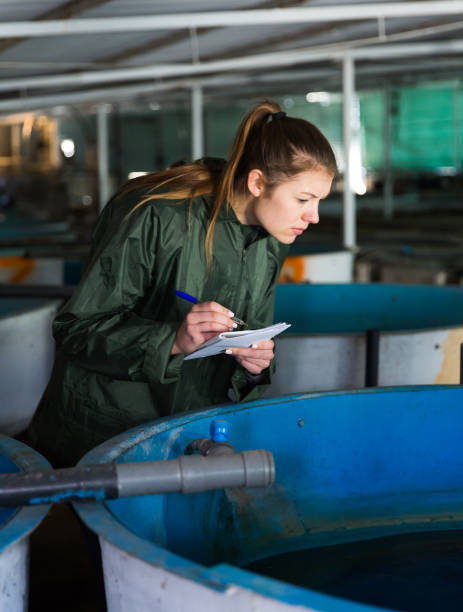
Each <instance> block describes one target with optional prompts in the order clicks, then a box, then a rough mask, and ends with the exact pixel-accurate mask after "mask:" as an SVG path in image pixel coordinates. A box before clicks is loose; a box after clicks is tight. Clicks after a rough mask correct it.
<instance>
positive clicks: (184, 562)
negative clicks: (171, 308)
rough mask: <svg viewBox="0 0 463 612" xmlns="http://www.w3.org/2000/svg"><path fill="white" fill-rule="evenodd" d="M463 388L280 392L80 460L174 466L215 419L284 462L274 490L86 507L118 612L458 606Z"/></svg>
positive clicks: (163, 425) (82, 510)
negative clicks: (160, 462)
mask: <svg viewBox="0 0 463 612" xmlns="http://www.w3.org/2000/svg"><path fill="white" fill-rule="evenodd" d="M462 401H463V389H462V388H461V387H459V386H437V385H436V386H432V385H430V386H423V387H395V388H388V389H371V390H361V391H351V392H345V391H343V392H330V393H318V394H316V393H314V394H301V395H292V396H286V397H281V398H273V399H272V398H270V399H264V400H259V401H257V402H252V403H247V404H246V403H245V404H241V405H240V404H232V405H226V406H221V407H214V408H210V409H207V410H202V411H199V412H195V413H185V414H181V415H177V416H175V417H173V418H169V419H165V420H160V421H155V422H153V423H148V424H145V425H144V426H141V427H138V428H135V429H132V430H130V431H128V432H126V433H124V434H122V435H120V436H118V437H116V438H113V439H112V440H109V441H108V442H106V443H104V444H102V445H101V446H99V447H97V448H96V449H94V450H92V451H91V452H90V453H89V454H88V455H87V456H86V457H85V458H84V459H83V463H100V462H108V461H110V462H127V461H148V460H160V459H173V458H177V457H178V456H180V455H182V454H183V453H184V450H185V448H186V447H187V446H188V444H189V443H190V442H191V441H192V440H195V439H197V438H203V437H208V435H209V427H210V424H211V421H212V420H214V419H220V420H223V421H226V422H227V423H228V426H229V435H228V440H229V442H230V444H232V446H234V448H235V449H236V450H237V451H243V450H252V449H261V448H262V449H265V450H268V451H270V452H271V453H273V456H274V460H275V467H276V480H275V483H274V484H273V485H272V486H271V487H269V488H267V489H226V490H218V491H209V492H203V493H195V494H190V495H182V494H177V493H174V494H162V495H147V496H138V497H133V498H126V499H118V500H112V501H105V502H100V503H95V504H90V505H88V504H82V503H80V504H75V506H76V508H77V511H78V513H79V514H80V516H81V518H82V519H83V520H84V521H85V522H86V524H87V525H88V526H89V527H90V529H92V530H93V531H95V533H97V534H98V536H99V538H100V543H101V547H102V557H103V569H104V575H105V588H106V595H107V601H108V609H109V610H110V612H114V611H118V612H119V611H121V612H122V611H127V612H129V611H133V610H148V609H155V610H160V611H166V612H167V611H170V610H184V609H186V607H188V608H190V609H194V610H197V609H205V610H221V612H232V611H233V612H235V611H236V610H240V611H244V612H251V611H255V610H259V611H263V612H275V611H288V612H289V611H292V612H294V611H295V610H311V611H314V610H316V611H326V612H341V611H345V612H354V611H358V612H360V611H362V610H363V611H366V610H378V609H383V610H384V609H386V610H427V611H432V612H437V611H441V610H446V611H447V610H460V609H462V606H463V581H462V579H461V576H462V572H463V554H462V553H463V530H462V529H463V522H462V521H463V444H462V443H461V432H462V430H463V412H462V410H461V402H462Z"/></svg>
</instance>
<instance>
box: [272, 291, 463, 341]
mask: <svg viewBox="0 0 463 612" xmlns="http://www.w3.org/2000/svg"><path fill="white" fill-rule="evenodd" d="M275 321H277V322H278V321H286V322H288V323H291V325H292V326H291V327H290V329H289V330H288V331H287V332H285V333H287V334H288V333H289V334H332V333H350V332H364V331H366V330H367V329H379V330H382V331H394V330H395V331H399V330H412V329H427V328H435V327H449V326H457V325H458V326H460V327H461V326H463V287H438V286H435V285H388V284H381V283H373V284H367V283H365V284H363V283H362V284H341V283H340V284H332V285H321V284H320V285H319V284H314V285H309V284H288V285H285V284H284V285H278V286H277V292H276V301H275Z"/></svg>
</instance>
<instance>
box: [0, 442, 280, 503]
mask: <svg viewBox="0 0 463 612" xmlns="http://www.w3.org/2000/svg"><path fill="white" fill-rule="evenodd" d="M274 480H275V466H274V462H273V455H272V454H271V453H269V452H268V451H265V450H253V451H244V452H242V453H234V454H229V455H213V456H207V457H203V456H201V455H189V456H182V457H179V458H178V459H170V460H167V461H143V462H139V463H101V464H97V465H82V466H76V467H74V468H67V469H61V470H45V471H37V472H20V473H13V474H1V475H0V506H23V505H36V504H49V503H52V502H64V501H65V502H68V501H102V500H105V499H116V498H118V497H128V496H131V495H151V494H155V493H172V492H181V493H198V492H200V491H208V490H211V489H226V488H231V487H268V486H270V485H271V484H273V482H274Z"/></svg>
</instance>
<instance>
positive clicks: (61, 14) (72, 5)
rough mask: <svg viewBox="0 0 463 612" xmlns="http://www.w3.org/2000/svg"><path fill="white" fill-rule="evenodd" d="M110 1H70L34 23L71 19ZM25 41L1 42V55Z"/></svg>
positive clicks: (9, 40) (40, 16)
mask: <svg viewBox="0 0 463 612" xmlns="http://www.w3.org/2000/svg"><path fill="white" fill-rule="evenodd" d="M109 1H110V0H69V1H68V2H65V3H64V4H60V5H59V6H57V7H55V8H52V9H50V10H49V11H45V12H44V13H41V14H40V15H39V16H38V17H36V18H35V19H34V21H47V20H50V19H71V18H72V17H74V16H75V15H80V13H83V12H84V11H87V10H90V9H94V8H95V7H97V6H100V5H101V4H107V3H108V2H109ZM23 40H26V37H23V38H18V37H16V38H10V39H8V38H7V39H5V40H1V41H0V53H2V52H3V51H6V50H7V49H10V48H11V47H13V46H14V45H18V44H19V43H20V42H22V41H23Z"/></svg>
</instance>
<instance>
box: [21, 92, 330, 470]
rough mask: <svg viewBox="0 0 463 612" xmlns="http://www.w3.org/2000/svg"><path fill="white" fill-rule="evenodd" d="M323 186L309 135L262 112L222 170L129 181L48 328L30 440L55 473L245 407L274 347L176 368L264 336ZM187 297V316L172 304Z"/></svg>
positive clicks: (242, 131)
mask: <svg viewBox="0 0 463 612" xmlns="http://www.w3.org/2000/svg"><path fill="white" fill-rule="evenodd" d="M335 172H336V161H335V157H334V154H333V151H332V149H331V147H330V145H329V143H328V141H327V140H326V138H325V137H324V136H323V135H322V134H321V132H320V131H319V130H318V129H317V128H316V127H315V126H314V125H312V124H311V123H308V122H306V121H304V120H302V119H296V118H291V117H287V116H286V115H285V113H283V112H281V109H280V107H279V106H278V105H277V104H276V103H274V102H271V101H268V102H264V103H262V104H259V105H258V106H256V107H255V108H254V109H253V110H251V111H250V113H249V114H248V115H247V116H246V117H245V118H244V120H243V121H242V123H241V124H240V126H239V127H238V131H237V134H236V136H235V140H234V143H233V147H232V150H231V155H230V158H229V160H228V161H227V162H222V163H221V162H220V161H219V160H208V159H204V160H199V161H197V162H194V163H192V164H188V165H182V166H177V167H175V168H171V169H168V170H165V171H162V172H156V173H153V174H150V175H147V176H145V177H141V178H139V179H135V180H133V181H130V182H129V183H128V184H126V186H125V187H124V188H122V190H121V191H120V192H119V194H118V195H116V196H115V197H114V198H113V199H112V200H111V201H110V202H109V204H108V205H107V206H106V207H105V209H104V210H103V212H102V214H101V216H100V219H99V221H98V224H97V226H96V230H95V233H94V246H93V251H92V254H91V258H90V262H89V265H88V267H87V269H86V272H85V274H84V276H83V278H82V281H81V282H80V284H79V285H78V287H77V288H76V290H75V292H74V295H73V296H72V298H71V299H70V300H69V301H68V302H67V303H66V304H65V306H64V307H63V308H62V309H61V311H60V312H59V314H58V316H57V317H56V319H55V321H54V324H53V334H54V337H55V340H56V346H57V353H56V361H55V366H54V370H53V374H52V377H51V380H50V383H49V385H48V387H47V390H46V392H45V394H44V396H43V398H42V400H41V403H40V406H39V408H38V410H37V413H36V415H35V417H34V419H33V422H32V424H31V427H30V430H29V434H30V436H29V438H30V442H31V443H32V444H33V446H35V447H36V448H37V449H39V450H40V451H41V452H42V453H43V454H45V455H46V456H47V457H49V458H50V460H51V461H52V462H54V464H55V466H65V465H72V464H75V463H76V461H77V460H78V459H79V458H80V457H81V455H82V454H84V453H85V452H86V451H87V450H89V449H90V448H92V447H93V446H96V445H97V444H100V443H101V442H103V441H104V440H106V439H108V438H110V437H112V436H114V435H115V434H117V433H120V432H121V431H123V430H125V429H128V428H129V427H133V426H135V425H138V424H140V423H143V422H146V421H150V420H153V419H156V418H159V417H163V416H166V415H169V414H172V413H175V412H180V411H184V410H193V409H198V408H204V407H206V406H210V405H213V404H220V403H224V402H228V401H230V400H233V401H244V400H251V399H256V398H258V397H259V396H260V395H261V394H262V393H263V391H264V390H265V385H266V384H268V383H269V382H270V376H271V370H272V360H273V341H266V342H262V343H260V344H259V345H257V346H256V347H254V348H249V349H233V351H231V353H230V351H229V353H230V354H221V355H215V356H213V357H207V358H203V359H195V360H187V361H184V357H185V355H187V354H189V353H191V352H193V351H194V350H196V349H197V348H198V347H199V346H200V345H201V344H202V343H203V342H204V341H206V340H208V339H209V338H211V337H213V336H215V335H217V334H219V333H220V332H223V331H228V330H232V329H234V321H233V319H232V318H231V317H232V316H233V314H235V315H236V316H238V317H239V318H241V319H243V320H244V321H246V323H247V324H248V326H249V328H250V329H253V328H258V327H263V326H266V325H269V324H271V323H272V322H273V303H274V294H275V286H276V283H277V279H278V275H279V272H280V268H281V265H282V263H283V260H284V259H285V257H286V254H287V249H288V246H289V245H290V244H292V243H293V242H294V240H295V239H296V236H298V235H299V234H301V233H302V232H303V231H304V230H305V229H307V227H308V226H309V225H310V224H311V223H318V204H319V201H320V200H321V199H323V198H325V197H326V196H327V195H328V193H329V191H330V187H331V182H332V179H333V176H334V174H335ZM176 291H182V292H186V293H188V294H190V295H192V296H195V297H196V298H197V299H198V303H197V304H195V305H194V306H193V307H192V306H191V303H189V302H187V301H185V300H183V299H181V298H180V297H178V296H177V295H176Z"/></svg>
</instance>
